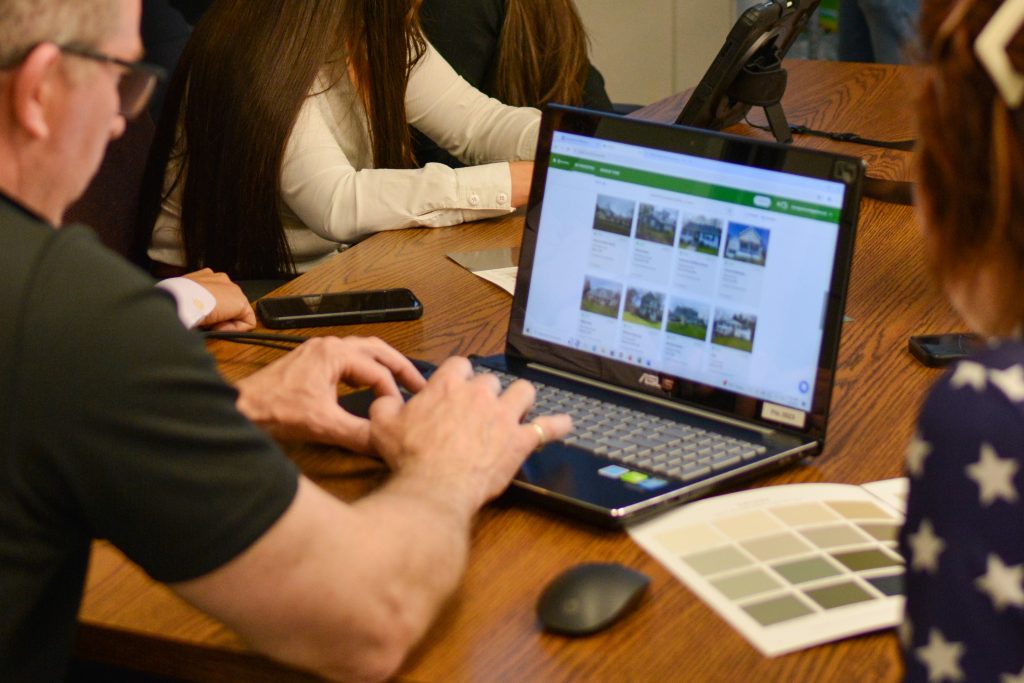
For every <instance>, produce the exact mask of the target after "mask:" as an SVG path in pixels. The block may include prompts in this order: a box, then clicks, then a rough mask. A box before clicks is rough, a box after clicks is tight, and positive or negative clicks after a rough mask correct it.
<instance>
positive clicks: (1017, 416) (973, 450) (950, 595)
mask: <svg viewBox="0 0 1024 683" xmlns="http://www.w3.org/2000/svg"><path fill="white" fill-rule="evenodd" d="M1022 463H1024V344H1021V343H1017V342H1006V343H1003V344H1000V345H998V346H995V347H992V348H989V349H986V350H985V351H983V352H982V353H980V354H979V355H977V356H975V357H974V358H972V359H970V360H965V361H961V362H960V363H958V364H957V365H956V366H955V367H954V368H952V369H951V371H950V372H949V373H947V374H946V375H945V376H944V377H943V378H942V379H941V380H940V381H939V382H938V383H937V384H936V385H935V387H934V388H933V389H932V391H931V393H930V394H929V396H928V398H927V400H926V401H925V404H924V407H923V408H922V409H921V416H920V419H919V422H918V431H917V433H916V434H915V435H914V438H913V440H912V441H911V443H910V445H909V446H908V447H907V473H908V475H909V477H910V496H909V499H908V502H907V521H906V524H905V526H904V528H903V533H902V535H901V538H900V544H901V548H902V551H903V554H904V556H905V557H906V558H907V575H906V583H907V585H906V592H907V613H906V623H905V624H904V625H903V627H902V628H901V629H900V635H901V640H902V642H903V647H904V661H905V664H906V677H907V680H908V681H928V683H939V682H941V681H998V682H999V683H1024V504H1022V502H1021V495H1020V494H1021V491H1024V488H1022V487H1024V475H1022V472H1021V470H1022V467H1021V465H1022Z"/></svg>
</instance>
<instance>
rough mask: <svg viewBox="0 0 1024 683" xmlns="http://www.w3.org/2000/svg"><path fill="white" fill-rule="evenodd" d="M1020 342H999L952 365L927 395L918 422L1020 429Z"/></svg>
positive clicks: (1023, 385) (1023, 348)
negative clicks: (998, 424) (1000, 425)
mask: <svg viewBox="0 0 1024 683" xmlns="http://www.w3.org/2000/svg"><path fill="white" fill-rule="evenodd" d="M1022 416H1024V343H1022V342H1020V341H1000V342H996V343H992V344H990V345H988V346H987V347H986V348H984V349H982V350H981V351H979V352H977V353H975V354H973V355H972V356H970V357H969V358H967V359H965V360H961V361H959V362H957V363H956V364H955V365H953V366H952V367H951V368H950V369H949V370H948V371H946V373H945V374H944V375H943V376H942V378H941V379H940V380H939V381H938V382H936V383H935V385H934V386H933V387H932V390H931V391H930V392H929V395H928V398H927V399H926V401H925V404H924V407H923V408H922V411H921V418H922V421H930V422H933V423H934V422H943V421H952V422H954V423H960V424H963V423H982V424H989V425H991V424H993V423H994V422H1005V423H1007V424H1011V423H1019V425H1020V428H1021V429H1024V421H1022V420H1021V419H1020V418H1021V417H1022Z"/></svg>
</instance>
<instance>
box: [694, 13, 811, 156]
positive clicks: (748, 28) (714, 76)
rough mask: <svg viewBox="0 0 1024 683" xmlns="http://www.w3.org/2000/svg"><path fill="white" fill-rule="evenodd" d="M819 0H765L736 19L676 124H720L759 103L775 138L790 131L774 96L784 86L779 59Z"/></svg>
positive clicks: (731, 121) (780, 138)
mask: <svg viewBox="0 0 1024 683" xmlns="http://www.w3.org/2000/svg"><path fill="white" fill-rule="evenodd" d="M820 1H821V0H768V1H766V2H761V3H759V4H757V5H754V6H753V7H750V8H748V9H747V10H746V11H744V12H743V14H742V15H740V18H739V19H737V20H736V23H735V24H734V25H733V27H732V30H731V31H729V35H728V36H726V39H725V43H724V44H723V45H722V48H721V49H720V50H719V51H718V55H717V56H716V57H715V61H713V62H712V63H711V66H710V67H709V68H708V70H707V72H706V73H705V74H704V76H703V78H701V79H700V83H698V84H697V87H696V88H694V91H693V94H692V95H691V96H690V99H689V101H688V102H687V103H686V106H685V107H683V111H682V112H681V113H680V114H679V117H678V118H677V119H676V123H677V124H680V125H684V126H695V127H697V128H711V129H716V130H717V129H721V128H726V127H728V126H731V125H732V124H734V123H738V122H739V121H741V120H742V119H743V117H745V116H746V115H747V112H748V111H750V108H751V107H752V106H757V107H763V108H764V110H765V114H766V115H767V117H768V125H769V126H770V127H771V130H772V133H773V134H774V135H775V139H776V140H778V141H779V142H790V141H791V140H792V136H791V134H790V131H789V125H788V124H787V123H786V117H785V115H784V114H783V112H782V105H781V104H780V100H781V99H782V95H783V93H784V92H785V91H786V70H785V69H783V68H782V59H783V57H785V55H786V53H787V52H788V51H789V48H790V46H791V45H792V44H793V41H795V40H796V38H797V36H799V35H800V32H801V31H802V30H803V28H804V26H806V25H807V22H808V20H809V19H810V17H811V15H812V14H814V10H815V9H817V7H818V4H819V3H820Z"/></svg>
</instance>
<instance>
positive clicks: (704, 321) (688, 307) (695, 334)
mask: <svg viewBox="0 0 1024 683" xmlns="http://www.w3.org/2000/svg"><path fill="white" fill-rule="evenodd" d="M710 319H711V309H710V307H709V306H708V305H707V304H702V303H699V302H696V301H687V300H685V299H672V303H671V304H670V305H669V309H668V324H667V325H666V326H665V329H666V330H667V331H668V332H671V333H672V334H678V335H682V336H684V337H692V338H693V339H699V340H700V341H704V340H705V339H707V338H708V320H710Z"/></svg>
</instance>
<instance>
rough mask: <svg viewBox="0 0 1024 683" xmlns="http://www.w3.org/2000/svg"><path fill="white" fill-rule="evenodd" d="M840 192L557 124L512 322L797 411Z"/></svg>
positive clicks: (810, 372) (808, 390) (809, 374)
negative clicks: (519, 310) (523, 289)
mask: <svg viewBox="0 0 1024 683" xmlns="http://www.w3.org/2000/svg"><path fill="white" fill-rule="evenodd" d="M843 191H844V188H843V185H842V184H840V183H835V182H829V181H825V180H819V179H815V178H807V177H804V176H799V175H793V174H788V173H781V172H777V171H768V170H764V169H758V168H751V167H747V166H742V165H738V164H732V163H728V162H722V161H716V160H709V159H704V158H699V157H692V156H687V155H683V154H676V153H671V152H664V151H659V150H652V149H648V148H642V147H634V146H632V145H627V144H623V143H618V142H610V141H606V140H598V139H594V138H588V137H584V136H579V135H574V134H569V133H555V135H554V138H553V141H552V147H551V158H550V161H549V167H548V171H547V181H546V185H545V188H544V200H543V206H542V211H541V217H540V223H539V225H538V230H537V244H536V248H535V254H534V260H533V270H532V274H531V278H530V284H529V299H528V303H527V309H526V315H525V320H524V325H523V332H524V333H525V334H526V335H527V336H530V337H533V338H535V339H539V340H542V341H545V342H549V343H554V344H559V345H562V346H566V347H569V348H573V349H579V350H581V351H586V352H588V353H593V354H596V355H600V356H604V357H608V358H613V359H616V360H619V361H622V362H625V363H630V364H633V365H636V366H639V367H643V368H649V369H651V370H652V371H654V372H659V373H664V374H668V375H672V376H675V377H681V378H683V379H686V380H692V381H696V382H700V383H703V384H707V385H711V386H715V387H721V388H724V389H727V390H729V391H734V392H737V393H740V394H744V395H747V396H752V397H755V398H758V399H763V400H766V401H771V402H774V403H779V404H782V405H785V406H789V407H792V408H797V409H799V410H804V411H808V410H810V409H811V400H812V397H813V393H814V392H813V389H814V382H815V377H816V374H817V368H818V361H819V355H820V353H821V343H822V337H823V332H824V329H823V328H824V324H825V307H826V304H827V298H828V290H829V285H830V282H831V279H832V268H833V261H834V259H835V255H836V241H837V239H838V232H839V216H840V210H841V208H842V204H843Z"/></svg>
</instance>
